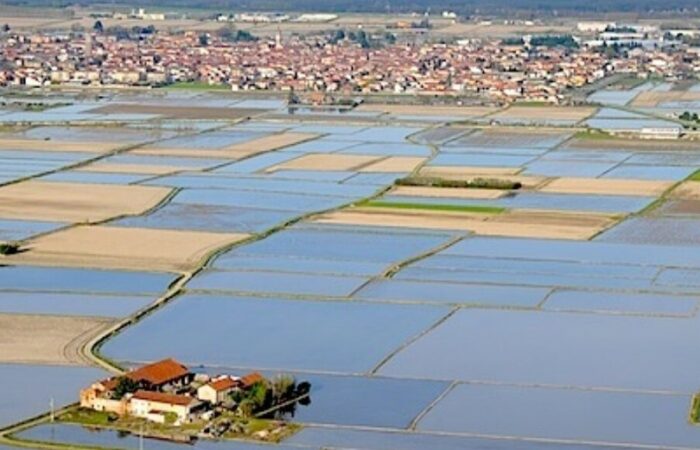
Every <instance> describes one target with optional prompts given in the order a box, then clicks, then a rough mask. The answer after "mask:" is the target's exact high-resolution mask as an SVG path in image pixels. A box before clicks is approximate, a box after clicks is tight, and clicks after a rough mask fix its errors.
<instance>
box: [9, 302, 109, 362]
mask: <svg viewBox="0 0 700 450" xmlns="http://www.w3.org/2000/svg"><path fill="white" fill-rule="evenodd" d="M112 323H113V321H112V320H111V319H96V318H87V317H64V316H44V315H24V314H0V362H3V363H27V364H70V365H77V364H81V365H82V364H86V363H87V361H85V360H84V359H83V357H82V356H81V355H80V349H81V348H82V347H83V345H84V344H86V343H87V342H88V341H89V340H90V339H91V338H92V337H94V336H96V335H98V334H99V333H100V332H101V331H103V330H105V329H106V328H108V327H109V326H111V325H112Z"/></svg>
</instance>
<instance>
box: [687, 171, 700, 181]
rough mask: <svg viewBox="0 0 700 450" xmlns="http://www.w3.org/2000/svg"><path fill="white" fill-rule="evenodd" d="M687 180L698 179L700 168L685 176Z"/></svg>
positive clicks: (699, 179) (699, 177)
mask: <svg viewBox="0 0 700 450" xmlns="http://www.w3.org/2000/svg"><path fill="white" fill-rule="evenodd" d="M687 180H688V181H700V170H698V171H695V172H694V173H693V174H692V175H690V176H689V177H688V178H687Z"/></svg>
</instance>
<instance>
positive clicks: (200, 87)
mask: <svg viewBox="0 0 700 450" xmlns="http://www.w3.org/2000/svg"><path fill="white" fill-rule="evenodd" d="M164 88H165V89H175V90H178V89H182V90H190V91H230V90H231V88H230V87H229V86H228V85H225V84H209V83H205V82H204V81H179V82H177V83H173V84H169V85H167V86H165V87H164Z"/></svg>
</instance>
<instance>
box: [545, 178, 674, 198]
mask: <svg viewBox="0 0 700 450" xmlns="http://www.w3.org/2000/svg"><path fill="white" fill-rule="evenodd" d="M671 186H673V183H671V182H667V181H652V180H649V181H647V180H616V179H606V178H557V179H555V180H553V181H551V182H550V183H548V184H546V185H545V186H543V187H541V188H540V189H539V190H540V191H541V192H553V193H559V194H592V195H632V196H642V197H651V196H659V195H661V194H663V193H664V192H665V191H666V190H667V189H669V188H670V187H671Z"/></svg>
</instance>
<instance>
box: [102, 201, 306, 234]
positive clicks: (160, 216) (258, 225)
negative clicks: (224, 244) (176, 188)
mask: <svg viewBox="0 0 700 450" xmlns="http://www.w3.org/2000/svg"><path fill="white" fill-rule="evenodd" d="M297 215H298V212H297V211H277V210H269V209H254V208H242V207H237V206H226V205H201V204H197V203H180V202H173V203H170V204H167V205H165V206H163V207H162V208H159V209H157V210H156V211H154V212H152V213H150V214H147V215H145V216H135V217H127V218H125V219H121V220H118V221H116V222H114V224H115V225H118V226H124V227H137V228H165V229H172V230H197V231H217V232H231V231H236V232H244V233H257V232H262V231H265V230H267V229H270V228H273V227H275V226H277V225H280V224H282V223H284V222H286V221H288V220H291V219H293V218H295V217H296V216H297Z"/></svg>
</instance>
